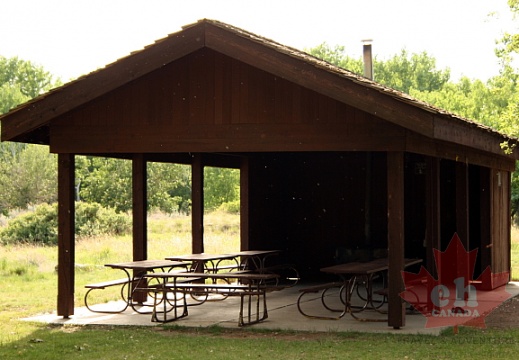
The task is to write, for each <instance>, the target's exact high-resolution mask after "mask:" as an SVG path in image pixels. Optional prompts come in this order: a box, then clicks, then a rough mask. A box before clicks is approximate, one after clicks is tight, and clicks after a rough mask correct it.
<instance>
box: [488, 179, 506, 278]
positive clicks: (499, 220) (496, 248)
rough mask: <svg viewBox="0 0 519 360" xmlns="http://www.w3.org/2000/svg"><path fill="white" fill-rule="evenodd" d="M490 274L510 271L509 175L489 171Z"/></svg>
mask: <svg viewBox="0 0 519 360" xmlns="http://www.w3.org/2000/svg"><path fill="white" fill-rule="evenodd" d="M491 176H492V177H491V184H492V196H491V206H492V208H491V212H492V213H491V224H492V227H491V236H492V272H494V273H500V272H506V271H509V270H510V206H509V201H508V199H509V198H510V173H508V172H506V171H496V170H492V171H491Z"/></svg>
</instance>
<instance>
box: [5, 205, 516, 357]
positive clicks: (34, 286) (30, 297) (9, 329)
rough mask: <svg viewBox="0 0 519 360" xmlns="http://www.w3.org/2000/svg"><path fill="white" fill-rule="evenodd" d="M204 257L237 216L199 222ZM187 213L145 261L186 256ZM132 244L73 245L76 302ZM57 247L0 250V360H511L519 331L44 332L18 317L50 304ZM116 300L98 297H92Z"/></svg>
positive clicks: (153, 228)
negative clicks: (437, 333) (203, 237)
mask: <svg viewBox="0 0 519 360" xmlns="http://www.w3.org/2000/svg"><path fill="white" fill-rule="evenodd" d="M206 221H207V224H208V226H207V229H206V240H207V243H206V247H207V251H208V252H228V251H235V250H238V246H239V245H238V241H239V240H238V239H239V223H238V218H237V216H230V215H222V214H220V215H217V214H212V215H211V216H209V217H208V218H207V219H206ZM189 233H190V222H189V218H187V217H167V216H161V215H154V216H152V217H151V218H150V224H149V248H148V252H149V257H150V258H163V257H164V256H166V255H169V254H172V253H177V254H178V253H189V252H191V239H190V235H189ZM517 238H518V236H517V235H516V231H514V236H513V245H512V264H513V269H514V270H513V276H514V279H517V277H518V275H519V269H518V267H519V240H518V239H517ZM131 249H132V247H131V238H130V237H128V236H127V237H117V238H92V239H82V240H79V241H78V243H77V246H76V263H77V264H78V267H77V269H76V295H75V296H76V304H78V306H79V305H82V300H83V296H84V285H85V284H86V283H89V282H97V281H101V280H109V279H113V278H114V273H113V272H114V270H111V269H105V268H104V266H103V264H105V263H107V262H115V261H128V260H130V259H131ZM56 263H57V249H56V248H55V247H34V246H1V247H0V289H1V295H0V358H1V359H60V358H74V359H75V358H83V359H96V360H99V359H170V358H175V359H195V358H196V359H200V358H210V359H211V360H213V359H233V358H234V359H243V358H265V359H339V358H347V357H351V358H355V359H372V358H379V359H395V358H399V359H469V358H470V359H483V358H484V359H488V358H514V357H515V356H516V354H517V353H518V351H519V341H518V339H519V330H482V329H470V328H461V329H460V332H459V334H457V335H455V334H454V333H453V331H452V330H450V331H446V332H444V333H443V334H441V335H440V336H427V335H403V334H398V333H397V332H395V333H392V334H360V333H337V332H335V333H326V334H313V333H305V332H287V331H276V330H272V331H264V330H261V331H260V330H257V329H254V327H251V328H246V329H223V328H218V327H215V328H210V329H188V328H182V327H177V326H158V327H154V328H149V327H108V326H107V327H100V326H83V327H78V326H52V325H45V324H38V323H29V322H25V321H20V320H19V318H21V317H26V316H31V315H35V314H38V313H44V312H51V311H53V310H54V309H55V307H56V293H57V289H56V287H57V278H56V273H55V266H56ZM111 297H113V298H116V297H117V294H116V293H114V294H112V295H107V296H104V297H103V298H102V299H99V301H106V300H109V299H110V298H111Z"/></svg>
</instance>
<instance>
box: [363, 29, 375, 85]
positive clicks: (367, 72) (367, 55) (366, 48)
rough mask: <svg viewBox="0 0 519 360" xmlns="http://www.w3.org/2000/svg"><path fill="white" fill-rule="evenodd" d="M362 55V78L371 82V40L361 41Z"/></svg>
mask: <svg viewBox="0 0 519 360" xmlns="http://www.w3.org/2000/svg"><path fill="white" fill-rule="evenodd" d="M362 42H363V43H364V45H363V46H362V54H363V57H364V76H365V77H367V78H368V79H371V80H373V55H372V53H371V43H372V42H373V40H372V39H366V40H362Z"/></svg>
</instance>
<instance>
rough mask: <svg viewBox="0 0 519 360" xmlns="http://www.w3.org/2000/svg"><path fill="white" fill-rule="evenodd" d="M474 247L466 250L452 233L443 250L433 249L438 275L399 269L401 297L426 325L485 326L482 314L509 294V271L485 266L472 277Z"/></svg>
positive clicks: (488, 312)
mask: <svg viewBox="0 0 519 360" xmlns="http://www.w3.org/2000/svg"><path fill="white" fill-rule="evenodd" d="M476 257H477V249H475V250H472V251H467V250H466V249H465V247H464V246H463V244H462V243H461V240H460V239H459V237H458V234H454V236H453V237H452V239H451V241H450V243H449V245H448V246H447V249H446V251H445V252H441V251H439V250H437V249H434V259H435V263H436V270H437V274H438V278H437V279H435V278H434V277H433V276H432V275H431V274H430V273H429V271H427V270H426V269H425V268H424V267H423V266H422V267H421V268H420V271H419V273H418V274H413V273H409V272H406V271H402V278H403V280H404V285H405V291H403V292H402V293H400V296H401V297H402V299H404V300H405V301H406V302H408V303H409V304H410V305H412V306H413V307H414V308H415V309H416V310H418V311H419V312H421V313H422V314H423V315H424V316H425V317H426V318H427V322H426V325H425V327H426V328H434V327H444V326H458V325H464V326H475V327H481V328H485V327H486V326H485V317H486V316H487V315H488V314H490V312H492V310H493V309H495V308H496V307H497V306H499V305H500V304H501V303H503V302H504V301H506V300H507V299H508V298H510V297H511V296H512V295H511V294H510V293H508V292H507V291H506V290H505V287H504V286H499V287H497V288H495V289H493V285H492V283H493V282H496V283H497V284H505V283H506V282H507V281H508V276H509V274H508V273H499V274H493V273H492V272H491V270H490V267H487V268H486V269H485V270H484V271H483V273H482V274H481V275H480V276H479V277H478V278H477V279H475V280H474V279H472V276H473V272H474V265H475V263H476Z"/></svg>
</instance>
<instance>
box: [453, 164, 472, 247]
mask: <svg viewBox="0 0 519 360" xmlns="http://www.w3.org/2000/svg"><path fill="white" fill-rule="evenodd" d="M468 171H469V170H468V165H467V164H465V163H459V162H458V163H456V232H457V233H458V236H459V238H460V240H461V243H462V244H463V245H464V246H465V248H466V249H467V250H469V244H470V238H469V236H470V234H469V175H468Z"/></svg>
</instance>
